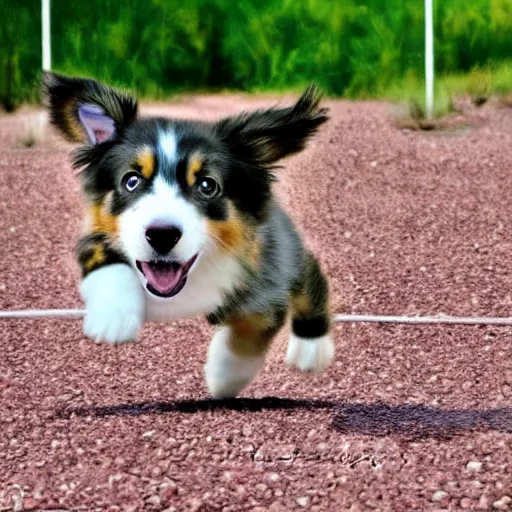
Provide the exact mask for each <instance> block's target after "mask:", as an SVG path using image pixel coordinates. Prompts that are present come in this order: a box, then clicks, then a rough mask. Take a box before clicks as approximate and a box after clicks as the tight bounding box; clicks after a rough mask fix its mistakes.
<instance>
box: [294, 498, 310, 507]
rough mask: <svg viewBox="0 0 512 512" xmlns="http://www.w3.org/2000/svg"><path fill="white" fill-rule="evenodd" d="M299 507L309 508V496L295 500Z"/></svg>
mask: <svg viewBox="0 0 512 512" xmlns="http://www.w3.org/2000/svg"><path fill="white" fill-rule="evenodd" d="M295 501H296V502H297V505H299V507H307V506H308V503H309V498H308V497H307V496H301V497H300V498H297V499H296V500H295Z"/></svg>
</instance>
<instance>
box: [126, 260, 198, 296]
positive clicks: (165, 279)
mask: <svg viewBox="0 0 512 512" xmlns="http://www.w3.org/2000/svg"><path fill="white" fill-rule="evenodd" d="M196 258H197V254H196V255H195V256H194V257H193V258H191V259H190V260H188V261H187V262H185V263H179V262H177V261H158V260H157V261H136V262H135V263H136V265H137V268H138V269H139V271H140V272H141V273H142V274H143V275H144V277H145V278H146V281H147V284H146V288H147V289H148V290H149V291H150V292H151V293H152V294H153V295H156V296H157V297H165V298H168V297H173V296H174V295H176V294H178V293H179V292H180V291H181V290H182V289H183V287H184V286H185V284H186V282H187V275H188V271H189V270H190V267H191V266H192V265H193V264H194V261H196Z"/></svg>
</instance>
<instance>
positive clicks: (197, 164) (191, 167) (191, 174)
mask: <svg viewBox="0 0 512 512" xmlns="http://www.w3.org/2000/svg"><path fill="white" fill-rule="evenodd" d="M202 167H203V160H202V159H201V158H200V157H199V156H198V155H192V157H191V158H190V160H189V162H188V167H187V183H188V186H189V187H191V186H192V185H193V184H194V183H195V182H196V174H197V173H198V172H199V171H200V170H201V169H202Z"/></svg>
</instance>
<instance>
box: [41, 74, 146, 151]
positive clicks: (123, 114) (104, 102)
mask: <svg viewBox="0 0 512 512" xmlns="http://www.w3.org/2000/svg"><path fill="white" fill-rule="evenodd" d="M42 93H43V98H44V100H45V102H46V104H47V106H48V109H49V111H50V119H51V122H52V124H53V125H55V126H56V127H57V128H58V129H59V130H60V132H61V133H62V134H63V135H64V136H65V137H66V138H67V139H68V140H70V141H72V142H87V143H88V144H90V145H96V144H100V143H102V142H105V141H106V140H109V139H111V138H113V137H115V136H116V135H118V134H119V133H120V132H121V131H122V130H123V129H124V128H125V127H126V126H128V125H129V124H131V123H132V122H133V121H134V120H135V118H136V116H137V101H136V100H135V99H134V98H132V97H131V96H129V95H127V94H124V93H121V92H118V91H115V90H114V89H111V88H110V87H107V86H105V85H103V84H101V83H100V82H97V81H95V80H89V79H85V78H68V77H65V76H62V75H58V74H56V73H50V72H44V73H43V77H42Z"/></svg>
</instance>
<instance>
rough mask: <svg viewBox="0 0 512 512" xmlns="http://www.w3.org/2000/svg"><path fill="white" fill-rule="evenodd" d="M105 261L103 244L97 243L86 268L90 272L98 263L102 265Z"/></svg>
mask: <svg viewBox="0 0 512 512" xmlns="http://www.w3.org/2000/svg"><path fill="white" fill-rule="evenodd" d="M104 261H105V252H104V251H103V247H102V246H101V245H98V244H96V245H95V246H94V252H93V253H92V256H91V257H90V258H89V259H88V260H87V262H86V263H85V269H86V270H87V271H88V272H89V271H90V270H92V269H93V268H94V267H95V266H96V265H101V264H102V263H103V262H104Z"/></svg>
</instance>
